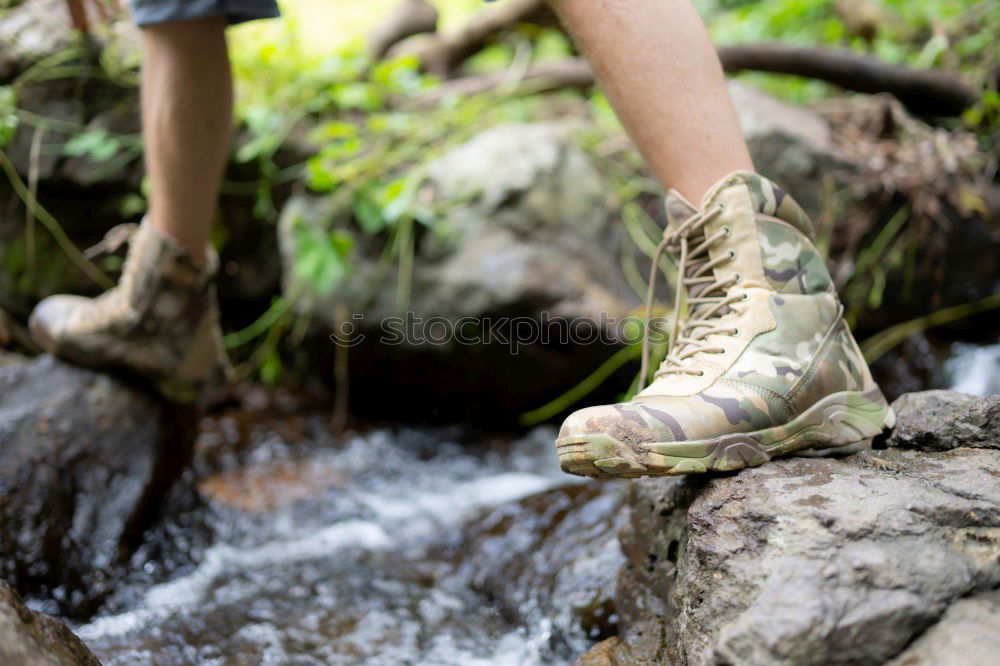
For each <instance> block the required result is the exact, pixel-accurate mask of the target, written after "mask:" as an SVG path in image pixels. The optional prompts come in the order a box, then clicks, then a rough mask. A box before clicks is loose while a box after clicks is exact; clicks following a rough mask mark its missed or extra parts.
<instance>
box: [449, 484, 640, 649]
mask: <svg viewBox="0 0 1000 666" xmlns="http://www.w3.org/2000/svg"><path fill="white" fill-rule="evenodd" d="M623 491H624V488H623V487H622V485H621V484H617V483H588V484H580V485H572V486H566V487H563V488H558V489H555V490H550V491H548V492H545V493H540V494H538V495H533V496H531V497H529V498H527V499H524V500H521V501H520V502H516V503H514V502H512V503H509V504H506V505H503V506H501V507H500V508H498V509H496V510H495V511H492V512H490V513H489V514H488V515H486V516H485V517H484V518H482V519H481V520H479V521H477V522H476V523H473V524H471V525H469V526H468V528H467V529H466V530H465V531H464V534H463V538H462V540H461V542H460V543H459V544H458V545H457V546H456V547H453V548H450V549H449V551H450V553H449V554H450V556H451V557H452V558H453V559H454V560H455V561H456V562H457V563H458V566H457V568H456V572H455V575H456V576H457V577H458V578H459V579H461V580H463V581H467V583H466V584H468V585H469V586H470V587H472V588H473V589H475V590H477V591H479V592H483V593H485V594H487V595H489V597H490V598H492V599H495V600H496V601H498V602H499V604H500V605H501V608H502V609H503V612H504V613H505V614H506V615H508V616H510V617H519V618H522V619H523V621H525V622H529V621H531V619H532V618H538V617H542V618H545V621H546V622H548V623H549V626H550V628H551V631H552V638H551V641H552V642H553V643H564V644H567V645H570V646H572V645H586V644H588V643H589V642H593V641H595V640H600V639H603V638H606V637H608V636H613V635H614V634H615V633H616V631H617V628H618V627H617V622H618V615H617V613H616V612H615V606H614V588H615V579H616V572H617V571H618V568H619V566H620V565H621V564H622V559H623V558H622V554H621V550H620V549H619V547H618V543H617V539H616V538H615V534H617V532H618V530H619V529H620V527H621V526H622V524H623V518H624V515H625V511H624V510H623V495H624V492H623Z"/></svg>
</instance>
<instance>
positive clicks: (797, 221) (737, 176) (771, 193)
mask: <svg viewBox="0 0 1000 666" xmlns="http://www.w3.org/2000/svg"><path fill="white" fill-rule="evenodd" d="M732 186H742V187H745V188H746V189H747V192H749V194H750V201H751V202H752V205H753V209H754V210H755V211H756V212H758V213H761V214H763V215H772V216H774V217H777V218H778V219H780V220H783V221H784V222H787V223H788V224H790V225H792V226H793V227H795V228H796V229H798V230H799V231H800V232H802V233H803V234H805V236H806V237H807V238H808V239H809V240H811V241H814V242H815V240H816V234H815V232H814V231H813V226H812V222H810V221H809V216H808V215H806V213H805V211H803V210H802V207H801V206H799V204H797V203H796V202H795V200H794V199H792V197H790V196H788V194H787V193H786V192H785V191H784V190H783V189H781V188H780V187H778V186H777V185H775V184H774V183H773V182H771V181H770V180H768V179H767V178H764V177H763V176H761V175H759V174H756V173H751V172H749V171H736V172H734V173H732V174H730V175H729V176H727V177H725V178H723V179H722V180H721V181H719V182H718V184H716V185H715V187H713V188H712V189H711V190H709V192H708V193H707V194H706V195H705V198H704V199H703V200H702V209H703V210H707V208H708V207H709V206H711V204H712V201H713V200H714V199H715V198H716V197H717V196H718V194H719V192H721V191H722V190H723V189H726V188H728V187H732Z"/></svg>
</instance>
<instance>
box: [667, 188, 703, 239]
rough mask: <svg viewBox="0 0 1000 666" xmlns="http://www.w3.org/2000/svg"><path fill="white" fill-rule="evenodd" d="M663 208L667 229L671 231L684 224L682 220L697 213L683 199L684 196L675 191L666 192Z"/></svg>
mask: <svg viewBox="0 0 1000 666" xmlns="http://www.w3.org/2000/svg"><path fill="white" fill-rule="evenodd" d="M664 208H665V209H666V211H667V228H668V229H671V230H673V229H676V228H677V227H678V226H680V225H681V224H682V223H683V222H684V220H686V219H688V218H689V217H691V216H692V215H694V214H695V213H696V212H698V211H697V209H696V208H695V207H694V206H693V205H691V203H690V202H689V201H688V200H687V199H685V198H684V195H682V194H681V193H680V192H678V191H677V190H670V191H669V192H667V197H666V199H665V200H664Z"/></svg>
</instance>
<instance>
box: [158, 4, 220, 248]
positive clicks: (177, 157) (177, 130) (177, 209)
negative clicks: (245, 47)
mask: <svg viewBox="0 0 1000 666" xmlns="http://www.w3.org/2000/svg"><path fill="white" fill-rule="evenodd" d="M225 28H226V21H225V19H224V18H223V17H210V18H203V19H195V20H190V21H174V22H170V23H161V24H157V25H152V26H148V27H146V28H144V29H143V31H142V35H143V49H144V56H145V62H144V65H143V70H142V122H143V132H144V136H145V143H146V170H147V171H148V173H149V179H150V184H151V192H150V210H149V218H150V222H151V223H152V224H153V226H155V227H156V228H157V229H159V230H160V231H162V232H163V233H165V234H166V235H167V236H170V237H172V238H174V239H175V240H177V241H178V242H179V243H180V244H181V245H183V246H184V247H185V248H186V249H187V250H188V251H189V252H190V253H191V255H192V256H193V257H194V258H195V259H197V260H203V259H204V256H205V247H206V244H207V242H208V235H209V231H210V230H211V226H212V219H213V217H214V211H215V205H216V200H217V198H218V196H219V186H220V183H221V180H222V174H223V170H224V168H225V163H226V156H227V155H228V152H229V146H230V141H231V132H232V112H233V84H232V76H231V72H230V68H229V56H228V52H227V49H226V37H225Z"/></svg>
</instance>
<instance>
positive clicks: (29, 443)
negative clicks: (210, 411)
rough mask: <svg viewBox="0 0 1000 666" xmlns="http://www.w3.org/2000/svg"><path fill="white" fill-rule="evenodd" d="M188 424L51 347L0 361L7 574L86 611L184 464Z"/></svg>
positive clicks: (0, 502)
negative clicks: (49, 352)
mask: <svg viewBox="0 0 1000 666" xmlns="http://www.w3.org/2000/svg"><path fill="white" fill-rule="evenodd" d="M188 425H190V424H188ZM184 426H185V419H184V418H183V415H182V414H180V412H179V411H178V410H176V409H175V408H168V407H165V406H164V405H162V404H161V403H159V402H158V401H156V400H154V399H152V398H151V397H149V396H148V395H147V394H145V393H144V392H142V391H139V390H137V389H134V388H130V387H128V386H126V385H124V384H123V383H121V382H119V381H117V380H114V379H111V378H109V377H106V376H103V375H99V374H96V373H93V372H90V371H87V370H83V369H80V368H76V367H72V366H69V365H66V364H63V363H61V362H59V361H56V360H55V359H53V358H51V357H48V356H45V357H41V358H39V359H37V360H34V361H29V362H24V363H19V364H14V365H9V366H4V367H0V459H2V460H3V465H0V577H2V578H4V579H6V580H7V581H8V582H10V583H11V584H12V585H14V586H16V588H17V589H18V590H20V591H21V592H22V593H24V594H35V593H41V594H44V596H45V597H46V598H48V599H53V600H55V602H56V607H55V608H54V610H56V609H57V610H58V611H59V612H60V613H62V614H68V615H76V616H80V615H86V614H87V613H88V612H89V611H90V610H92V609H93V608H94V606H95V605H96V604H97V603H99V602H100V600H101V599H102V598H103V597H104V596H106V595H107V594H108V592H109V591H110V585H111V583H112V582H113V580H114V579H115V576H116V574H117V573H120V572H118V571H117V567H119V566H120V565H122V563H123V562H124V561H125V560H127V558H128V557H129V555H130V554H131V550H132V549H133V548H134V547H135V546H136V545H137V542H138V539H139V537H140V536H141V531H142V529H143V528H144V527H145V525H146V524H147V523H148V522H149V520H150V519H151V518H152V517H153V515H154V513H155V510H156V508H157V505H158V502H159V500H160V499H161V497H162V496H163V494H164V493H165V492H166V491H167V489H168V487H169V485H170V483H171V481H172V479H173V478H174V476H175V475H176V474H177V473H178V472H179V471H180V470H181V468H182V467H183V466H184V465H185V464H186V461H187V459H188V456H189V453H190V442H191V441H192V440H191V437H190V436H188V435H189V434H190V433H188V434H185V432H184Z"/></svg>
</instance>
